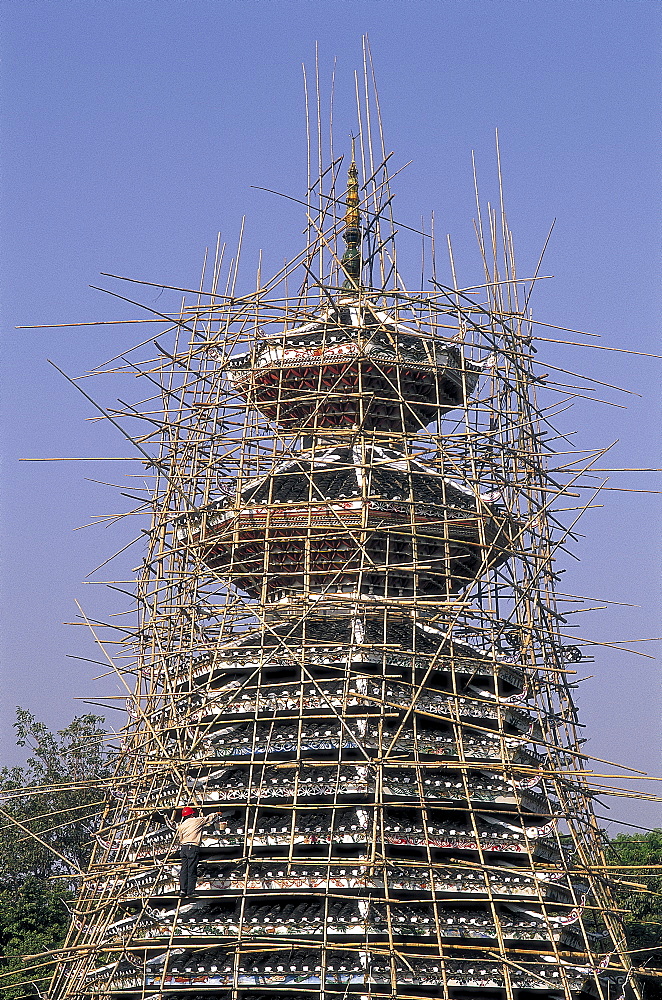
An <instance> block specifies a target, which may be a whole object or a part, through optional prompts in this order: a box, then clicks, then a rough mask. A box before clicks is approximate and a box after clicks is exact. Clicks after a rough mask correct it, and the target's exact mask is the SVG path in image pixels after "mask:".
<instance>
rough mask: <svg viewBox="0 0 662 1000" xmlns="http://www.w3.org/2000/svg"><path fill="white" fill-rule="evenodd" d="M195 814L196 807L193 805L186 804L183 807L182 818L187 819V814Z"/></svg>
mask: <svg viewBox="0 0 662 1000" xmlns="http://www.w3.org/2000/svg"><path fill="white" fill-rule="evenodd" d="M194 814H195V809H194V808H193V807H192V806H184V808H183V809H182V819H186V817H187V816H193V815H194Z"/></svg>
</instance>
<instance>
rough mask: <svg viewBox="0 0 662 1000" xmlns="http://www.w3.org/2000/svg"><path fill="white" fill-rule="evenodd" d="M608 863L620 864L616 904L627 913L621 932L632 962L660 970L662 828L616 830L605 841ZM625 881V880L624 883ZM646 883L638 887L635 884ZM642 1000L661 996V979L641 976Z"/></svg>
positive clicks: (661, 957)
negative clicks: (622, 831)
mask: <svg viewBox="0 0 662 1000" xmlns="http://www.w3.org/2000/svg"><path fill="white" fill-rule="evenodd" d="M608 858H609V861H610V863H611V864H615V865H623V868H622V869H621V870H620V872H618V874H617V876H616V877H617V878H618V879H619V880H620V886H619V888H618V889H617V890H616V893H615V895H616V901H617V902H618V905H619V906H620V907H622V908H623V909H624V910H627V911H628V913H627V915H626V917H625V933H626V936H627V941H628V946H629V949H630V952H631V954H632V961H633V962H634V964H635V966H638V967H644V968H647V969H650V970H651V972H652V973H654V972H660V971H662V830H659V829H658V830H650V831H649V832H648V833H638V834H634V835H632V834H628V835H625V834H620V835H619V836H618V837H614V839H613V840H612V841H610V842H609V850H608ZM628 883H629V884H628ZM644 885H645V886H646V889H645V890H644V891H638V889H637V886H644ZM643 986H644V996H645V997H646V1000H662V979H660V978H659V976H655V975H651V976H650V977H644V980H643Z"/></svg>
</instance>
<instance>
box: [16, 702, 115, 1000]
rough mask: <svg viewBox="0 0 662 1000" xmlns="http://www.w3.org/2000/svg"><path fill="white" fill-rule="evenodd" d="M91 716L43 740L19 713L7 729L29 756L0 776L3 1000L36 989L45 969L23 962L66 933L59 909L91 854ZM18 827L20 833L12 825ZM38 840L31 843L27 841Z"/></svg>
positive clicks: (102, 752) (94, 728)
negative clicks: (8, 986) (26, 957)
mask: <svg viewBox="0 0 662 1000" xmlns="http://www.w3.org/2000/svg"><path fill="white" fill-rule="evenodd" d="M102 721H103V720H102V719H101V718H100V717H99V716H96V715H81V716H78V717H77V718H75V719H74V720H73V721H72V722H71V724H70V725H68V726H67V727H66V729H62V730H60V731H59V732H57V733H53V732H51V731H50V730H49V729H48V728H47V727H46V726H45V725H44V724H43V723H41V722H38V721H37V720H36V719H35V718H34V716H33V715H31V714H30V713H29V712H26V711H25V710H24V709H20V708H19V709H18V710H17V715H16V722H15V723H14V728H15V730H16V735H17V743H18V745H19V746H21V747H25V748H27V750H28V753H29V754H30V756H29V757H28V760H27V761H26V764H25V766H24V767H12V768H7V767H5V768H2V770H0V808H1V809H2V811H3V812H2V814H0V975H2V979H0V985H2V986H6V984H7V982H8V981H9V982H10V983H11V988H9V989H4V991H3V992H4V994H5V996H6V997H7V998H8V1000H16V998H18V997H21V996H26V995H34V994H35V993H36V989H35V987H34V986H33V985H32V984H33V983H37V984H38V985H39V987H40V988H41V989H43V986H44V985H45V984H44V982H43V981H44V979H45V978H46V977H48V975H49V969H48V967H42V968H32V969H31V968H29V967H30V966H34V965H36V964H38V960H36V961H34V962H32V961H24V960H23V956H26V955H36V954H38V953H39V952H42V951H47V950H50V949H53V948H57V947H58V946H59V944H60V943H61V941H62V939H63V938H64V935H65V933H66V929H67V925H68V922H69V914H68V911H67V908H66V905H65V901H66V900H69V899H71V897H72V896H74V895H75V892H76V886H77V880H76V879H75V878H73V876H74V875H75V873H76V872H77V871H78V870H79V869H84V868H85V866H86V864H87V861H88V858H89V854H90V851H91V843H90V837H91V834H92V833H93V832H94V830H95V827H96V823H97V817H98V812H99V808H100V805H101V799H102V796H103V783H104V779H105V778H106V777H108V774H109V758H108V753H107V750H106V745H105V742H104V733H103V731H102V729H101V728H100V724H101V722H102ZM19 824H20V825H19ZM33 834H34V835H36V837H38V838H39V840H37V839H36V837H35V836H33Z"/></svg>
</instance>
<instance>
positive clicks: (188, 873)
mask: <svg viewBox="0 0 662 1000" xmlns="http://www.w3.org/2000/svg"><path fill="white" fill-rule="evenodd" d="M181 853H182V867H181V868H180V870H179V888H180V890H181V893H182V895H184V896H191V895H192V894H193V893H194V892H195V885H196V881H197V878H198V859H199V857H200V848H199V847H197V845H196V844H182V847H181Z"/></svg>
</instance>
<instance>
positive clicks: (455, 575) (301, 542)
mask: <svg viewBox="0 0 662 1000" xmlns="http://www.w3.org/2000/svg"><path fill="white" fill-rule="evenodd" d="M513 529H514V524H513V522H512V520H511V519H510V518H509V517H508V516H507V515H506V514H505V512H504V511H503V509H502V508H500V507H499V505H498V503H495V501H494V497H493V495H485V496H483V497H481V496H480V495H477V494H476V493H475V492H473V491H472V490H471V489H469V488H468V487H467V486H465V485H464V484H462V483H460V482H457V481H456V480H455V481H454V480H451V479H449V478H447V477H446V476H444V475H441V474H440V473H439V472H437V471H435V470H434V469H433V468H430V466H429V465H427V464H425V463H423V462H421V461H419V460H418V459H416V458H415V457H413V456H412V455H405V454H402V453H401V452H396V451H393V450H392V449H388V448H382V447H380V446H378V445H376V444H370V443H365V444H363V445H362V446H355V447H347V446H342V445H338V446H335V447H331V448H328V449H326V450H319V451H312V452H306V453H302V454H301V456H299V457H296V458H294V459H292V460H289V461H284V462H281V463H280V465H278V466H276V468H275V469H274V471H273V472H272V473H270V474H269V475H267V476H263V477H261V478H259V479H256V480H251V481H249V482H248V483H246V484H245V485H244V486H243V487H242V488H241V490H240V492H238V493H237V494H236V495H235V496H234V497H233V498H224V499H223V500H220V501H218V502H216V503H213V504H210V505H209V506H207V507H205V508H203V509H202V510H199V511H198V512H196V513H195V514H191V515H187V516H186V518H185V520H184V521H183V522H180V529H179V537H180V538H181V540H182V541H188V542H189V543H193V544H194V545H199V546H200V547H201V550H202V553H203V555H202V558H203V559H204V561H205V563H206V564H207V565H208V566H209V567H210V568H211V569H213V570H214V571H215V572H217V573H218V574H219V576H221V577H223V578H224V579H227V580H230V581H232V583H234V584H235V585H236V586H237V587H239V588H240V589H241V590H243V591H245V592H246V593H248V594H249V595H250V596H251V597H259V598H262V600H263V601H265V602H273V601H278V600H282V599H283V598H285V597H288V596H291V595H297V594H298V595H301V594H304V595H306V594H324V595H325V596H326V597H327V598H328V597H329V596H330V595H332V594H334V593H338V594H353V595H358V594H362V595H366V596H377V597H391V598H403V597H407V598H411V597H414V596H416V597H417V598H419V599H422V600H425V599H426V598H428V599H430V598H431V599H438V598H440V597H441V598H443V597H448V596H450V595H451V594H453V593H455V592H457V591H458V590H461V589H463V588H465V587H467V586H469V585H470V584H471V583H472V582H473V581H474V579H475V578H476V576H477V575H478V574H479V573H480V572H481V571H484V570H485V569H487V568H494V567H496V566H498V565H500V564H501V563H502V562H503V561H504V560H505V559H507V558H508V555H509V554H510V552H511V548H512V545H511V541H510V538H511V533H512V532H513Z"/></svg>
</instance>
